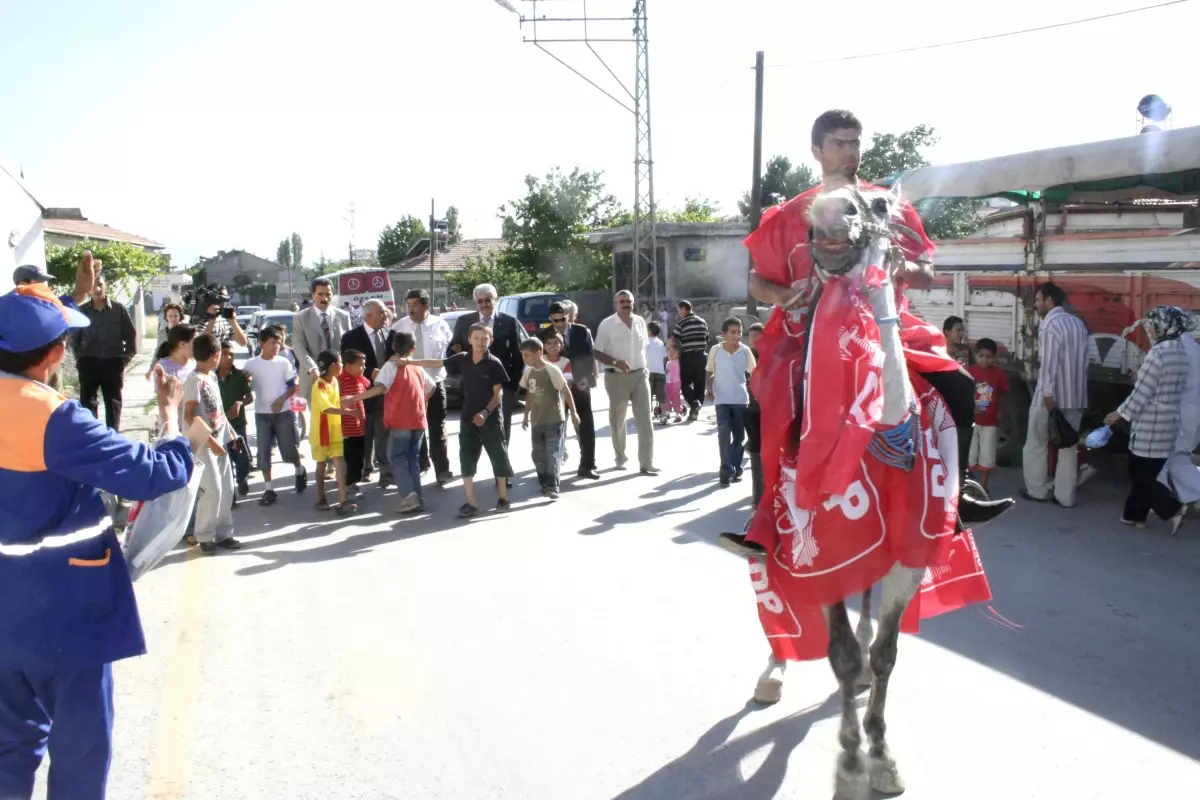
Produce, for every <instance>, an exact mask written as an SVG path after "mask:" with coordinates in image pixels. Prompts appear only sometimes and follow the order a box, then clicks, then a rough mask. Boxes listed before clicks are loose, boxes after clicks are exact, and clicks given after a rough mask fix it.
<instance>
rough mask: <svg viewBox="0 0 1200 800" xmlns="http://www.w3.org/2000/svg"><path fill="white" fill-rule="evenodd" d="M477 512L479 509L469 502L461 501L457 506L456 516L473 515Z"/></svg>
mask: <svg viewBox="0 0 1200 800" xmlns="http://www.w3.org/2000/svg"><path fill="white" fill-rule="evenodd" d="M478 513H479V509H478V508H477V507H475V506H473V505H471V504H470V503H463V504H462V505H461V506H459V507H458V516H459V517H462V518H464V519H465V518H466V517H473V516H475V515H476V514H478Z"/></svg>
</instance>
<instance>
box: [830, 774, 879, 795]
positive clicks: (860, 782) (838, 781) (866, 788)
mask: <svg viewBox="0 0 1200 800" xmlns="http://www.w3.org/2000/svg"><path fill="white" fill-rule="evenodd" d="M870 796H871V784H870V781H868V780H867V774H866V773H865V772H862V771H859V772H847V771H846V770H844V769H842V768H841V767H838V771H837V777H836V778H835V779H834V784H833V800H868V798H869V797H870Z"/></svg>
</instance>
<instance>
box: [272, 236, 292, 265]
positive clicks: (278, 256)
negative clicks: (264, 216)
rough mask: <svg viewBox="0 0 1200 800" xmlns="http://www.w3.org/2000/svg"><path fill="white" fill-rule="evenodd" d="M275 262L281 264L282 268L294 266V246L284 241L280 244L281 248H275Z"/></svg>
mask: <svg viewBox="0 0 1200 800" xmlns="http://www.w3.org/2000/svg"><path fill="white" fill-rule="evenodd" d="M275 260H276V261H277V262H279V264H280V265H281V266H284V267H291V266H292V245H291V242H289V241H288V240H287V239H284V240H282V241H281V242H280V243H279V247H276V248H275Z"/></svg>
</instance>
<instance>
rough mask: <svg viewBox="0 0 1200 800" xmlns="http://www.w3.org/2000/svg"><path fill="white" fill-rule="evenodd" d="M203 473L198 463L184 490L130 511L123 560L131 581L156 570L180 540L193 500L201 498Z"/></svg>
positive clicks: (158, 498) (142, 504) (142, 503)
mask: <svg viewBox="0 0 1200 800" xmlns="http://www.w3.org/2000/svg"><path fill="white" fill-rule="evenodd" d="M203 472H204V465H203V464H201V463H200V462H198V461H197V462H196V466H195V468H194V469H193V470H192V477H191V480H189V481H188V485H187V486H185V487H183V488H182V489H176V490H175V491H173V492H168V493H167V494H164V495H162V496H160V497H156V498H154V499H153V500H147V501H145V502H140V503H137V504H135V505H134V507H133V508H132V509H130V512H129V520H130V521H129V528H128V529H127V530H126V533H125V560H126V561H127V562H128V563H129V574H130V576H131V577H132V578H133V580H135V581H136V580H137V579H138V578H140V577H142V576H143V575H145V574H146V573H147V572H149V571H150V570H152V569H154V568H155V567H156V566H158V562H160V561H162V560H163V558H165V557H166V555H167V553H169V552H171V548H173V547H174V546H175V545H176V544H178V543H179V540H180V539H182V538H183V535H184V533H185V532H186V531H187V526H188V522H190V521H191V518H192V511H193V509H195V507H196V497H197V496H199V494H200V476H201V474H203Z"/></svg>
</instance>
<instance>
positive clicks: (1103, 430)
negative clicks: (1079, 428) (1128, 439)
mask: <svg viewBox="0 0 1200 800" xmlns="http://www.w3.org/2000/svg"><path fill="white" fill-rule="evenodd" d="M1112 435H1113V429H1112V428H1110V427H1109V426H1108V425H1105V426H1103V427H1100V428H1096V429H1095V430H1094V431H1092V432H1091V433H1089V434H1088V435H1087V446H1088V449H1089V450H1098V449H1099V448H1101V447H1104V445H1106V444H1108V440H1109V439H1111V438H1112Z"/></svg>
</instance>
